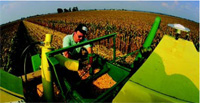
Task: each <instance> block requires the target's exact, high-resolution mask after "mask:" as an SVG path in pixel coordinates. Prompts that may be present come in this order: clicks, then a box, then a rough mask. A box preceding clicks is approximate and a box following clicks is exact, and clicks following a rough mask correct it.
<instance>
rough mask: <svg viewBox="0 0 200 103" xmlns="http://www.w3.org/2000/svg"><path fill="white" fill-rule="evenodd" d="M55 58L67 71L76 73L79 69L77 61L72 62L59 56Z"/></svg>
mask: <svg viewBox="0 0 200 103" xmlns="http://www.w3.org/2000/svg"><path fill="white" fill-rule="evenodd" d="M55 58H56V59H57V60H58V61H59V64H60V65H61V66H63V67H65V68H67V69H68V70H71V71H78V68H79V61H78V60H73V59H69V58H65V57H64V56H62V55H61V54H57V55H55Z"/></svg>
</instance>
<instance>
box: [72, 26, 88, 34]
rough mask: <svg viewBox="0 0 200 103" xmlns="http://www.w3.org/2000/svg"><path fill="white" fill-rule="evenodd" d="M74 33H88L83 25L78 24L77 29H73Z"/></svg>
mask: <svg viewBox="0 0 200 103" xmlns="http://www.w3.org/2000/svg"><path fill="white" fill-rule="evenodd" d="M75 31H80V32H81V33H83V34H86V33H87V31H88V29H87V27H86V25H84V24H79V25H78V26H77V28H76V29H75Z"/></svg>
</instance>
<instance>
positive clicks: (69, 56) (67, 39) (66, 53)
mask: <svg viewBox="0 0 200 103" xmlns="http://www.w3.org/2000/svg"><path fill="white" fill-rule="evenodd" d="M69 38H70V37H69V36H65V37H64V38H63V47H68V46H70V40H69ZM63 56H64V57H66V58H71V55H70V54H69V52H68V51H65V52H63Z"/></svg>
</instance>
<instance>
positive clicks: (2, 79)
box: [0, 69, 24, 102]
mask: <svg viewBox="0 0 200 103" xmlns="http://www.w3.org/2000/svg"><path fill="white" fill-rule="evenodd" d="M0 90H1V97H5V95H9V94H10V95H12V98H14V97H16V98H21V99H22V98H24V93H23V86H22V79H21V78H18V77H16V76H14V75H12V74H10V73H8V72H5V71H3V70H2V69H0ZM6 93H7V94H6ZM8 97H11V96H8ZM8 97H6V98H1V99H0V101H2V102H3V101H4V102H5V101H7V102H10V101H9V100H10V99H9V98H8ZM11 101H12V100H11Z"/></svg>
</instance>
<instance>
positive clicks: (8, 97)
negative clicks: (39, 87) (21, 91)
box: [0, 88, 24, 103]
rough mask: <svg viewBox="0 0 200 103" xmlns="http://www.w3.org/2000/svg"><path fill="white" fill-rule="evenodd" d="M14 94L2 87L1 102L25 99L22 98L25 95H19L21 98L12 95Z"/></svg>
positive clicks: (0, 91) (0, 92)
mask: <svg viewBox="0 0 200 103" xmlns="http://www.w3.org/2000/svg"><path fill="white" fill-rule="evenodd" d="M12 94H13V93H10V92H8V91H4V90H2V88H1V90H0V97H1V99H0V102H1V103H3V102H20V101H24V100H23V99H22V98H24V97H23V96H19V97H21V98H19V97H18V96H16V95H12ZM14 94H15V93H14ZM17 95H18V94H17Z"/></svg>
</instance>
